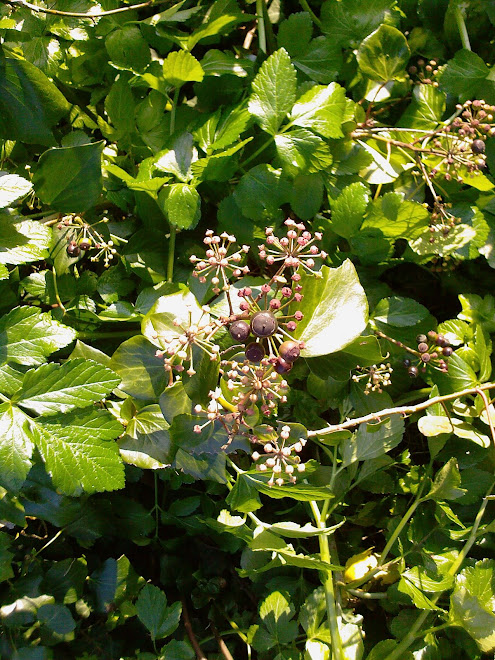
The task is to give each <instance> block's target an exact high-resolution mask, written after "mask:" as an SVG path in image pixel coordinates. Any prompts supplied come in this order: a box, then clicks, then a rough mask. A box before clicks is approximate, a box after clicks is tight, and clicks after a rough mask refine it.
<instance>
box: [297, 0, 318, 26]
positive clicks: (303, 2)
mask: <svg viewBox="0 0 495 660" xmlns="http://www.w3.org/2000/svg"><path fill="white" fill-rule="evenodd" d="M299 4H300V5H301V7H302V8H303V9H304V11H307V12H308V14H309V15H310V16H311V20H312V21H313V23H314V24H315V25H317V26H318V27H321V21H320V19H319V18H318V16H317V15H316V14H315V13H314V11H313V10H312V9H311V7H310V6H309V4H308V1H307V0H299Z"/></svg>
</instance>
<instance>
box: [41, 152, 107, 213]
mask: <svg viewBox="0 0 495 660" xmlns="http://www.w3.org/2000/svg"><path fill="white" fill-rule="evenodd" d="M103 146H104V144H103V142H95V143H92V144H84V145H81V146H77V147H61V148H55V149H49V150H48V151H45V153H43V154H41V157H40V159H39V161H38V166H37V168H36V172H35V174H34V179H33V182H34V187H35V190H36V194H37V195H38V196H39V197H40V199H41V200H42V201H43V202H45V204H49V205H50V206H51V208H53V209H54V210H56V211H62V212H77V213H81V212H82V211H87V210H88V209H90V208H91V207H92V206H94V205H95V204H96V202H97V201H98V198H99V196H100V193H101V190H102V180H101V153H102V150H103Z"/></svg>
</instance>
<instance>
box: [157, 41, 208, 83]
mask: <svg viewBox="0 0 495 660" xmlns="http://www.w3.org/2000/svg"><path fill="white" fill-rule="evenodd" d="M204 75H205V74H204V71H203V68H202V66H201V64H200V63H199V62H198V60H197V59H196V58H195V57H194V55H191V53H188V52H187V51H186V50H175V51H173V52H172V53H169V54H168V55H167V57H166V58H165V60H164V62H163V77H164V78H165V80H166V82H167V83H168V84H169V85H170V86H171V87H182V85H184V83H186V82H201V81H202V80H203V78H204Z"/></svg>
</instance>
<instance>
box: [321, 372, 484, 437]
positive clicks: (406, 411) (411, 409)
mask: <svg viewBox="0 0 495 660" xmlns="http://www.w3.org/2000/svg"><path fill="white" fill-rule="evenodd" d="M493 389H495V383H484V384H483V385H478V387H469V388H467V389H465V390H460V391H459V392H454V393H453V394H444V395H442V396H434V397H433V398H432V399H428V400H427V401H423V402H422V403H418V404H417V405H416V406H398V407H397V408H384V409H383V410H379V411H377V412H374V413H370V414H369V415H364V416H363V417H356V418H355V419H348V420H346V421H345V422H342V423H341V424H331V425H329V426H327V427H326V428H324V429H318V430H316V431H308V437H313V438H314V437H315V436H321V435H329V434H330V433H336V432H337V431H344V430H345V429H351V428H354V427H355V426H359V424H368V423H370V422H375V423H376V422H377V421H381V419H382V418H383V417H389V416H390V415H404V416H406V415H413V414H414V413H417V412H420V411H421V410H426V408H429V407H430V406H434V405H435V404H437V403H440V404H442V403H443V402H444V401H452V399H457V398H459V397H461V396H468V395H469V394H479V395H480V396H481V397H482V398H483V392H484V390H493ZM488 420H489V421H490V417H489V418H488ZM492 428H493V424H491V425H490V430H492ZM494 437H495V436H494Z"/></svg>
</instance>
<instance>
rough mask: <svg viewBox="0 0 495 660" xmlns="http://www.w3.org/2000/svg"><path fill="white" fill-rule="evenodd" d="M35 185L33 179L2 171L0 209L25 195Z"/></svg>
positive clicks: (0, 176)
mask: <svg viewBox="0 0 495 660" xmlns="http://www.w3.org/2000/svg"><path fill="white" fill-rule="evenodd" d="M32 187H33V184H32V183H31V181H28V180H27V179H24V178H23V177H22V176H19V175H18V174H9V173H8V172H0V209H3V208H5V207H6V206H10V205H11V204H13V203H14V202H15V201H16V200H17V199H19V198H20V197H24V196H25V195H27V194H28V192H29V191H30V190H31V188H32Z"/></svg>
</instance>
